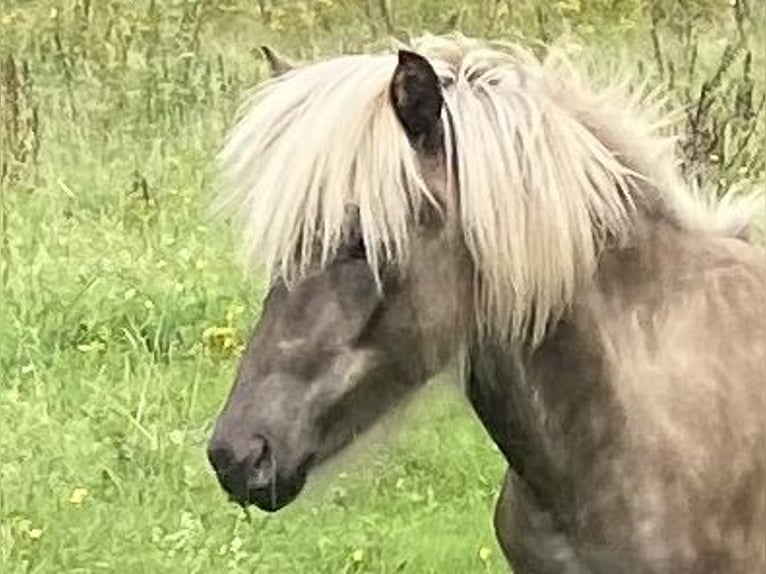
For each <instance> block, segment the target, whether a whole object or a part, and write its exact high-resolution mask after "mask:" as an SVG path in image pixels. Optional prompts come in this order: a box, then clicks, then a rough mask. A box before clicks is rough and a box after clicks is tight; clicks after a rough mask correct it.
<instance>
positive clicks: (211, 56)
mask: <svg viewBox="0 0 766 574" xmlns="http://www.w3.org/2000/svg"><path fill="white" fill-rule="evenodd" d="M548 4H550V5H551V7H548V8H545V9H541V8H539V6H538V7H537V8H536V5H535V3H533V2H513V3H506V2H498V1H484V2H479V1H477V2H457V1H447V2H437V1H436V0H412V1H409V2H387V1H380V2H350V1H345V2H343V1H331V0H324V1H317V2H286V1H285V2H267V1H262V2H245V1H244V0H227V1H223V0H221V1H218V2H212V1H207V2H206V1H204V0H198V1H194V0H176V1H166V2H162V1H160V0H156V1H149V0H143V1H137V2H128V1H127V0H125V1H120V0H111V1H109V2H106V1H104V2H101V1H100V0H99V1H98V2H96V1H93V2H89V1H88V0H68V1H61V2H56V1H53V0H48V1H43V0H25V1H22V0H1V3H0V61H1V62H2V67H1V68H0V96H1V97H0V135H1V136H2V140H1V141H0V144H2V145H0V153H1V154H2V155H0V256H1V258H0V288H1V289H2V292H1V293H0V572H2V573H3V574H5V573H17V572H18V573H20V572H46V573H47V572H102V571H103V572H147V573H154V572H163V573H164V572H266V573H279V574H289V573H308V572H312V573H313V572H327V573H333V574H336V573H341V572H374V573H385V572H411V573H418V574H420V573H429V572H434V573H437V572H438V573H440V574H442V573H460V574H465V573H471V572H504V571H507V568H506V566H505V564H504V561H503V560H502V558H501V556H500V552H499V549H498V548H497V546H496V543H495V541H494V533H493V531H492V528H491V513H492V507H493V503H494V498H495V496H496V494H497V488H498V485H499V482H500V478H501V476H502V471H503V465H502V463H501V460H500V457H499V456H498V454H497V452H496V451H495V449H494V447H493V445H492V444H491V443H490V441H489V440H488V439H487V438H486V436H485V435H484V433H483V431H482V430H481V429H480V427H479V426H478V424H477V423H476V422H475V421H474V420H473V418H472V416H471V415H470V411H469V409H468V408H467V406H466V405H465V404H464V402H463V401H462V399H461V398H460V397H459V396H458V394H457V392H455V391H453V390H452V389H451V388H450V387H449V386H448V385H446V384H437V385H435V386H432V387H429V388H428V389H426V390H425V391H424V392H423V393H422V394H421V396H420V398H419V399H418V400H416V401H415V403H414V404H413V405H412V406H411V407H410V408H409V409H407V410H406V412H405V413H403V414H401V415H400V416H397V417H396V418H395V419H393V420H392V421H389V422H387V423H386V424H385V425H383V426H382V427H381V428H380V429H378V430H377V431H376V432H374V433H373V436H371V437H370V438H368V439H367V440H364V441H363V443H364V444H362V445H359V446H358V447H356V448H355V449H354V453H352V454H350V455H348V456H344V457H342V459H341V460H340V461H338V462H336V463H334V464H333V465H332V466H331V467H330V468H328V469H324V470H323V472H321V473H320V476H318V477H316V478H315V479H314V480H313V481H312V482H311V484H310V487H309V489H308V491H307V492H306V493H305V494H304V495H303V496H302V497H301V498H300V499H299V501H297V502H296V503H295V505H294V506H291V507H290V508H288V509H287V510H285V511H284V512H282V513H280V514H277V515H274V516H265V515H262V514H260V513H258V512H252V513H250V514H246V513H244V512H243V511H241V510H238V509H236V508H234V507H233V506H231V505H230V504H228V503H227V502H226V500H225V498H224V496H223V494H222V493H221V491H220V489H219V488H218V486H217V484H216V482H215V479H214V477H213V475H212V471H211V470H210V469H209V466H208V464H207V461H206V459H205V455H204V448H205V443H206V440H207V437H208V435H209V433H210V429H211V422H212V420H213V417H214V416H215V414H216V412H217V410H218V408H219V406H220V404H221V402H222V400H223V399H224V397H225V395H226V393H227V392H228V389H229V387H230V384H231V381H232V377H233V371H234V369H235V367H236V362H237V358H238V354H239V352H240V349H241V345H242V343H243V340H244V339H245V338H246V336H247V332H248V330H249V328H250V326H251V325H252V322H253V321H254V318H255V317H256V316H257V313H258V306H259V300H260V298H261V296H262V295H263V285H262V283H261V282H260V281H259V280H258V278H257V277H251V276H248V275H247V274H246V273H245V272H244V271H243V270H242V269H241V268H240V267H239V266H238V260H237V255H236V247H235V241H234V238H233V237H232V234H231V231H230V230H229V228H228V227H227V226H226V225H225V224H224V223H222V222H213V221H211V219H210V218H209V217H208V216H207V215H206V212H205V206H206V204H207V199H208V198H209V194H210V191H211V188H212V181H213V174H214V166H213V164H212V159H213V157H214V154H215V152H216V149H217V146H218V145H219V143H220V141H221V137H222V134H223V131H224V130H225V129H226V127H227V126H229V125H230V122H231V118H232V115H233V112H234V109H235V106H236V103H237V102H238V100H239V98H240V96H241V94H242V90H243V89H245V88H246V87H247V86H249V85H251V84H253V83H254V82H255V81H257V79H258V78H259V77H261V76H262V75H263V73H264V64H263V62H262V61H261V59H260V58H259V57H258V54H257V53H256V48H257V46H258V45H260V44H263V43H270V44H272V45H275V46H277V47H278V48H279V49H281V50H283V51H285V52H287V53H289V54H290V55H292V56H294V57H301V58H307V59H308V58H311V57H315V56H319V55H321V54H327V53H337V52H340V51H355V50H362V49H366V48H369V47H372V46H378V45H380V44H381V43H385V42H386V38H388V37H389V36H391V35H394V36H400V37H401V36H405V35H406V34H407V33H408V32H410V31H411V32H419V31H422V30H430V31H433V32H443V31H446V30H449V29H453V28H458V29H461V30H463V31H464V32H466V33H471V34H480V35H485V36H501V37H508V38H516V39H519V38H526V39H527V40H529V41H535V40H540V39H542V40H549V39H551V38H553V37H555V36H558V35H559V34H561V33H566V34H568V35H570V36H572V37H575V38H581V39H583V40H585V41H586V42H588V43H590V44H592V45H595V46H597V47H598V46H602V47H603V46H606V45H611V44H612V43H614V42H616V41H617V40H616V39H617V38H619V41H620V42H621V44H620V45H629V44H631V45H635V46H637V47H640V50H642V51H643V52H642V53H645V54H647V58H648V59H649V60H651V59H652V58H653V57H654V56H653V53H654V52H653V49H652V41H651V35H650V34H649V33H648V30H649V22H650V17H649V15H647V14H648V13H647V11H646V9H645V7H643V6H642V3H641V2H616V3H615V2H592V3H589V4H588V5H587V6H586V5H585V3H582V4H581V3H580V2H559V3H548ZM618 4H619V6H617V5H618ZM672 4H673V3H669V5H672ZM718 4H719V3H716V2H714V1H712V0H711V1H709V2H698V3H694V2H691V3H689V5H691V6H692V7H693V8H694V7H695V6H696V8H695V9H696V10H698V11H699V14H697V13H695V14H694V18H696V19H695V20H694V22H695V24H694V25H695V26H698V27H699V28H700V29H703V30H705V31H706V32H705V33H707V34H712V36H711V37H715V38H717V40H716V42H718V43H717V44H711V45H708V49H709V50H710V51H711V53H713V54H714V55H716V54H718V53H720V52H722V51H723V50H724V47H725V44H726V41H727V37H728V36H727V34H729V33H730V29H731V25H727V26H724V25H723V24H720V22H718V21H716V20H715V13H716V10H719V9H720V7H719V6H718ZM721 4H726V3H725V2H724V3H721ZM753 4H755V3H753ZM607 5H609V6H611V7H612V8H611V9H612V10H613V11H612V12H609V11H608V10H606V8H605V7H606V6H607ZM615 7H616V8H615ZM710 14H713V16H710ZM663 17H664V18H666V19H668V20H672V18H673V17H674V16H673V14H665V15H663ZM526 24H529V25H528V26H527V25H526ZM718 27H720V29H719V28H718ZM717 30H719V31H717ZM663 37H668V38H673V37H674V36H673V33H672V30H669V31H668V32H667V36H663ZM711 46H712V47H711ZM716 57H717V56H716ZM655 59H656V58H655ZM708 60H709V61H711V62H713V60H714V58H713V57H712V56H711V57H710V58H708ZM708 60H706V61H708ZM737 65H739V64H737ZM754 65H755V66H761V65H762V61H757V60H756V62H755V64H754ZM711 66H712V67H715V66H714V63H713V64H711ZM756 69H762V67H761V68H756ZM756 100H757V98H756ZM756 104H757V101H756ZM756 140H757V138H753V141H756ZM732 145H734V144H732ZM758 145H759V146H760V143H758ZM748 149H749V148H748ZM754 154H755V155H754V156H753V157H756V160H752V157H751V154H750V152H748V151H745V152H743V153H740V156H742V157H741V158H737V159H738V161H741V162H744V164H743V166H744V167H743V166H740V165H739V164H737V166H735V167H737V169H740V175H742V176H743V177H744V176H745V175H746V176H748V177H750V176H751V175H752V174H754V176H753V177H755V176H758V175H759V174H760V175H762V173H761V171H759V170H762V165H761V164H760V163H758V162H757V157H758V155H759V154H760V156H761V157H762V155H763V154H762V147H758V148H757V149H756V151H755V152H754ZM751 160H752V161H751ZM748 162H751V163H752V165H751V163H748ZM745 168H747V169H750V168H752V170H753V171H752V174H751V173H750V172H745V171H742V169H745Z"/></svg>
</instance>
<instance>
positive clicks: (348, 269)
mask: <svg viewBox="0 0 766 574" xmlns="http://www.w3.org/2000/svg"><path fill="white" fill-rule="evenodd" d="M440 90H441V88H440V86H439V81H438V79H437V77H436V74H435V72H434V71H433V70H432V69H431V67H430V65H429V64H428V63H427V62H426V61H425V60H424V59H423V58H420V57H419V56H416V55H414V54H409V53H402V54H400V61H399V66H398V67H397V69H396V71H395V73H394V77H393V78H392V83H391V99H392V104H393V106H394V109H395V111H396V113H397V117H398V118H399V120H400V121H401V123H402V127H403V128H404V130H405V131H406V133H407V135H408V136H409V138H410V139H411V141H412V143H413V146H415V148H416V149H417V150H418V151H419V152H420V154H421V157H422V158H423V159H424V160H427V161H424V162H423V166H424V175H425V176H426V177H428V178H429V180H430V181H431V182H432V183H433V186H432V187H433V188H434V189H438V187H439V182H440V181H441V182H443V176H444V174H443V172H444V169H443V167H442V166H441V164H440V162H439V158H440V150H439V149H438V145H437V142H438V141H439V134H440V133H441V124H440V113H441V105H442V98H441V91H440ZM435 166H436V167H435ZM437 211H438V210H435V211H434V213H419V214H418V218H414V219H417V220H418V223H419V224H415V225H413V230H412V233H413V237H412V239H411V242H410V243H411V245H410V253H409V257H408V258H407V263H406V265H402V263H401V262H399V264H398V265H397V268H396V269H382V270H381V272H380V278H381V283H382V285H378V283H377V282H376V280H375V276H374V274H373V272H372V270H371V268H370V265H369V264H368V262H367V261H366V260H365V251H366V250H365V248H364V246H363V245H361V243H360V240H359V237H361V236H362V233H361V231H362V230H361V229H359V228H358V225H357V226H356V227H354V225H351V227H350V231H351V233H348V234H347V235H348V237H349V240H348V242H347V243H346V244H345V245H344V246H342V248H341V249H340V251H339V252H338V254H337V257H336V258H335V259H334V260H333V261H332V262H330V263H329V264H327V265H325V266H324V267H323V268H322V269H320V270H318V271H316V272H315V273H314V274H310V275H308V276H306V277H305V278H304V279H302V280H301V281H299V282H298V283H297V284H296V285H293V286H292V287H291V288H290V289H289V290H288V289H287V288H286V287H285V286H284V285H283V284H281V283H278V284H276V285H275V286H274V287H273V288H272V289H271V291H270V292H269V294H268V297H267V298H266V301H265V303H264V309H263V314H262V316H261V318H260V321H259V323H258V325H257V326H256V328H255V332H254V334H253V336H252V339H251V341H250V344H249V346H248V349H247V353H246V355H245V357H244V358H243V361H242V364H241V366H240V370H239V373H238V376H237V380H236V383H235V385H234V388H233V389H232V391H231V394H230V396H229V400H228V402H227V404H226V406H225V407H224V409H223V412H222V413H221V415H220V418H219V419H218V423H217V425H216V429H215V432H214V435H213V438H212V440H211V443H210V446H209V458H210V461H211V463H212V465H213V467H214V468H215V470H216V473H217V475H218V478H219V480H220V482H221V485H222V486H223V487H224V489H225V490H227V491H228V492H229V493H230V494H231V495H232V497H233V498H234V499H235V500H237V501H238V502H240V503H241V504H256V505H257V506H258V507H260V508H262V509H264V510H271V511H273V510H277V509H279V508H281V507H282V506H284V505H285V504H287V503H289V502H290V501H291V500H292V499H293V498H295V496H297V494H298V493H299V492H300V490H301V488H302V487H303V484H304V482H305V479H306V475H307V473H308V471H309V469H310V468H311V466H312V465H315V464H317V463H319V462H321V461H323V460H325V459H327V458H328V457H329V456H331V455H332V454H333V453H335V452H337V451H338V450H339V449H341V448H342V447H343V446H344V445H346V444H348V443H349V442H350V441H351V440H352V439H353V437H355V436H356V435H357V434H359V433H360V432H362V431H364V430H365V429H366V428H367V427H369V426H370V425H371V424H372V423H373V422H374V421H375V420H377V419H378V418H379V417H380V416H381V415H382V414H383V413H384V412H386V411H387V410H388V409H389V408H390V407H391V406H393V405H395V404H396V403H397V402H398V401H400V400H401V399H403V398H404V397H406V396H407V395H408V394H409V393H410V392H411V391H413V390H414V389H415V388H416V387H417V386H418V385H419V384H421V383H423V382H424V381H426V380H427V379H428V378H429V377H430V376H432V375H433V374H435V373H436V372H437V371H438V370H440V369H441V368H443V366H444V364H445V363H446V361H447V360H448V359H449V358H450V356H451V355H452V353H453V352H454V349H455V347H456V344H457V340H458V339H459V337H460V335H461V334H462V329H461V324H462V323H461V321H462V314H461V313H460V310H461V309H462V308H463V307H462V306H463V305H465V302H466V301H470V300H471V298H470V290H469V289H470V288H469V285H470V282H469V281H467V280H466V279H465V278H466V277H469V276H470V263H469V259H468V257H467V255H466V254H465V252H464V251H465V250H464V249H463V248H462V243H461V242H460V241H456V239H455V237H457V236H458V234H457V225H456V224H454V223H450V222H451V221H454V209H453V208H450V206H449V202H447V206H446V208H445V209H444V210H441V211H440V212H439V213H438V214H437V213H436V212H437ZM355 238H356V239H355Z"/></svg>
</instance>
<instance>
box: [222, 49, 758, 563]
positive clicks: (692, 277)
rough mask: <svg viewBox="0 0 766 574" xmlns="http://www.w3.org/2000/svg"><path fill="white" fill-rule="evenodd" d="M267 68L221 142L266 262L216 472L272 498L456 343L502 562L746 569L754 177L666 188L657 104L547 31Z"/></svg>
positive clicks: (749, 548) (251, 237) (292, 487)
mask: <svg viewBox="0 0 766 574" xmlns="http://www.w3.org/2000/svg"><path fill="white" fill-rule="evenodd" d="M268 55H269V59H270V60H271V61H272V63H273V62H275V61H276V56H275V54H274V53H272V52H270V53H269V54H268ZM275 67H276V68H278V70H279V72H280V73H279V75H278V76H275V77H274V78H272V79H269V80H267V81H266V82H264V83H263V85H262V86H260V87H259V89H257V90H256V91H255V92H254V94H253V96H252V98H251V100H250V101H249V102H248V104H247V106H246V108H245V111H244V114H243V115H242V117H241V119H240V121H239V123H238V125H237V126H236V128H235V129H234V130H233V131H232V133H231V134H230V136H229V139H228V141H227V143H226V145H225V147H224V150H223V152H222V162H223V166H224V168H225V173H226V174H227V176H228V184H229V189H230V193H229V194H228V195H227V196H226V198H225V201H226V202H227V205H229V206H232V207H234V208H236V209H237V210H238V211H239V213H240V215H241V221H242V223H243V225H244V232H245V240H244V242H245V245H246V246H247V247H248V248H249V250H250V252H251V254H252V255H253V256H254V257H255V258H256V259H257V261H258V263H259V264H260V265H261V266H262V267H263V268H265V270H266V272H267V273H268V276H269V277H270V280H271V288H270V291H269V293H268V296H267V297H266V299H265V301H264V305H263V313H262V315H261V317H260V319H259V321H258V323H257V325H256V327H255V330H254V333H253V335H252V338H251V340H250V343H249V345H248V347H247V350H246V352H245V354H244V356H243V358H242V362H241V365H240V368H239V372H238V374H237V379H236V382H235V384H234V387H233V389H232V391H231V394H230V396H229V398H228V401H227V402H226V404H225V406H224V408H223V411H222V412H221V414H220V416H219V418H218V421H217V424H216V428H215V431H214V435H213V437H212V439H211V442H210V446H209V457H210V460H211V463H212V465H213V466H214V468H215V470H216V473H217V475H218V478H219V480H220V483H221V485H222V486H223V488H224V489H225V490H226V491H228V492H229V494H230V495H231V496H232V497H233V498H234V499H235V500H236V501H238V502H239V503H241V504H243V505H247V504H255V505H257V506H258V507H259V508H261V509H264V510H268V511H275V510H278V509H279V508H281V507H283V506H284V505H286V504H288V503H290V502H291V501H292V500H293V499H295V497H296V496H297V495H298V494H299V493H300V491H301V489H302V487H303V485H304V483H305V481H306V478H307V475H308V473H309V472H310V470H311V469H312V468H313V467H316V466H317V465H319V464H321V463H322V461H324V460H326V459H328V458H329V457H331V456H332V455H333V454H334V453H336V452H338V451H339V450H340V449H342V448H343V447H344V446H346V445H348V444H349V443H350V442H351V441H352V440H353V439H354V437H356V436H357V435H358V434H359V433H361V432H363V431H364V430H365V429H366V428H368V427H369V426H370V425H372V424H373V423H374V422H375V421H376V420H377V419H379V418H380V417H381V416H382V415H383V414H384V413H386V412H387V411H389V410H391V409H392V408H394V407H395V406H396V405H397V404H399V403H401V402H402V401H404V400H406V399H407V397H408V396H409V395H410V394H411V393H412V392H413V391H415V390H416V389H417V388H418V387H420V386H421V385H423V384H424V383H425V382H426V381H427V380H428V379H429V378H431V377H432V376H434V375H435V374H437V373H439V372H441V371H443V370H445V369H446V368H448V366H449V365H451V364H455V363H456V362H457V363H459V364H460V365H461V366H462V372H463V378H464V384H465V390H466V394H467V396H468V399H469V400H470V401H471V404H472V405H473V407H474V409H475V411H476V413H477V415H478V416H479V417H480V419H481V421H482V422H483V424H484V426H485V427H486V429H487V431H488V433H489V435H490V436H491V437H492V439H493V440H494V441H495V442H496V443H497V444H498V446H499V447H500V449H501V451H502V452H503V454H504V456H505V458H506V459H507V461H508V472H507V476H506V479H505V483H504V485H503V487H502V491H501V495H500V497H499V499H498V503H497V509H496V513H495V526H496V531H497V535H498V538H499V540H500V543H501V546H502V548H503V550H504V552H505V554H506V556H507V558H508V561H509V563H510V564H511V565H512V567H513V570H514V572H515V573H516V574H525V573H526V574H547V573H598V574H614V573H617V572H620V573H626V574H644V573H646V574H650V573H651V574H671V573H672V574H679V573H686V574H711V573H716V574H717V573H726V574H756V573H761V572H766V374H765V373H766V322H765V321H764V317H766V257H765V256H764V251H763V249H761V248H759V247H757V246H755V245H753V244H751V243H748V242H746V241H744V240H742V239H739V238H738V237H740V236H743V235H744V233H743V230H744V229H745V228H746V227H747V225H748V213H749V210H750V208H751V207H752V205H753V204H754V202H753V201H752V198H747V197H745V198H742V199H741V200H738V201H735V200H731V201H724V202H706V201H704V200H703V199H701V198H699V197H697V196H696V195H695V194H693V193H692V192H690V191H688V190H687V189H686V188H685V187H684V185H683V184H682V182H681V181H680V180H679V178H678V177H677V175H676V172H675V168H674V159H673V154H672V149H673V148H672V145H673V144H672V141H671V140H669V139H665V138H662V137H660V136H659V135H657V134H655V133H654V131H653V126H655V125H656V124H657V121H656V120H657V119H658V118H657V117H656V113H657V109H658V106H657V105H656V102H652V101H646V100H645V99H642V98H641V94H640V93H638V92H633V93H632V95H631V96H625V95H623V93H622V92H620V91H618V90H614V89H611V88H610V89H603V90H597V89H594V88H592V87H591V86H590V85H589V83H588V82H586V81H585V80H584V79H583V78H581V77H580V76H579V75H578V74H577V73H576V71H575V70H574V67H573V66H572V65H571V64H570V63H569V62H568V61H567V59H566V58H562V57H559V56H557V54H556V52H552V53H551V55H550V56H549V57H547V58H546V60H544V61H542V62H541V61H538V60H537V59H536V58H534V57H533V56H532V55H530V54H528V53H527V52H525V51H524V50H522V49H521V48H519V47H516V46H503V45H489V44H485V43H482V42H479V41H476V40H470V39H466V38H464V37H444V38H440V37H425V38H421V39H419V40H418V41H416V42H414V43H413V46H412V47H411V48H409V49H407V50H399V51H398V52H396V53H383V54H375V55H356V56H343V57H338V58H333V59H330V60H326V61H323V62H318V63H314V64H310V65H306V66H303V67H300V68H290V67H289V66H286V65H282V64H281V63H280V64H279V65H278V66H275Z"/></svg>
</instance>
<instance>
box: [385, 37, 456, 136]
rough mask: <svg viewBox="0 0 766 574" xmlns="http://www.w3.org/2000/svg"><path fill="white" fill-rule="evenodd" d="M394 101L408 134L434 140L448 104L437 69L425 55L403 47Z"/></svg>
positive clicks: (395, 76) (394, 87)
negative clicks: (443, 111)
mask: <svg viewBox="0 0 766 574" xmlns="http://www.w3.org/2000/svg"><path fill="white" fill-rule="evenodd" d="M390 96H391V103H392V104H393V106H394V110H395V111H396V116H397V117H398V118H399V121H400V122H401V124H402V126H403V127H404V130H405V131H406V132H407V135H408V136H410V139H412V140H413V141H414V142H417V143H426V144H428V143H431V142H433V141H434V140H435V138H434V136H435V135H436V134H437V133H438V132H439V129H440V126H441V123H440V119H441V111H442V106H443V105H444V97H443V96H442V91H441V84H440V83H439V77H438V76H437V75H436V71H435V70H434V69H433V67H432V66H431V64H430V63H429V62H428V60H426V59H425V58H424V57H423V56H421V55H419V54H416V53H414V52H409V51H407V50H399V63H398V64H397V66H396V70H395V71H394V77H393V79H392V80H391V88H390Z"/></svg>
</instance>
